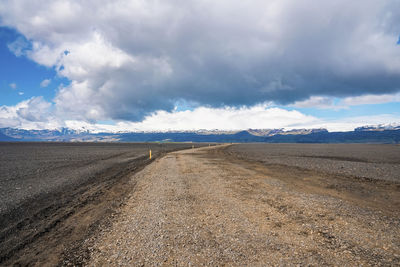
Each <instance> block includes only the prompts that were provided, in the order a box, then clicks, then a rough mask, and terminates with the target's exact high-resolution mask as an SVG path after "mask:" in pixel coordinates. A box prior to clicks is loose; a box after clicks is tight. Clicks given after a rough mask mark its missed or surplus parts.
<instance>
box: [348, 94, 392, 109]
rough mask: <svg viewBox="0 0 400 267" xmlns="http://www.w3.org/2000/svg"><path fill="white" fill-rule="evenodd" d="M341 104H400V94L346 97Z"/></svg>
mask: <svg viewBox="0 0 400 267" xmlns="http://www.w3.org/2000/svg"><path fill="white" fill-rule="evenodd" d="M341 102H342V103H343V104H344V105H348V106H356V105H365V104H384V103H394V102H400V93H395V94H383V95H370V94H369V95H362V96H353V97H346V98H344V99H343V100H342V101H341Z"/></svg>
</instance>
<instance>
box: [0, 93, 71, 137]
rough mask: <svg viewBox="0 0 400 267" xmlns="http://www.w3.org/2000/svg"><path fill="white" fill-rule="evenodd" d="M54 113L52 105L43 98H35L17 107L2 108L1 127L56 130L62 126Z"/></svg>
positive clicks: (0, 113)
mask: <svg viewBox="0 0 400 267" xmlns="http://www.w3.org/2000/svg"><path fill="white" fill-rule="evenodd" d="M52 112H53V111H52V104H51V103H50V102H47V101H46V100H44V99H43V97H33V98H30V99H28V100H25V101H22V102H20V103H18V104H17V105H15V106H0V127H14V128H23V129H54V128H57V127H60V126H62V125H63V123H62V122H61V121H60V120H59V119H57V118H56V117H55V116H54V115H53V113H52Z"/></svg>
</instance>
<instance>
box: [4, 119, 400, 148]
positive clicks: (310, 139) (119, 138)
mask: <svg viewBox="0 0 400 267" xmlns="http://www.w3.org/2000/svg"><path fill="white" fill-rule="evenodd" d="M0 141H51V142H227V143H247V142H265V143H391V144H393V143H400V125H393V124H392V125H377V126H363V127H359V128H356V129H355V130H354V131H349V132H328V131H327V130H326V129H293V130H287V131H285V130H284V129H248V130H244V131H219V130H198V131H167V132H118V133H107V132H104V133H92V132H90V131H88V130H73V129H68V128H61V129H59V130H24V129H16V128H0Z"/></svg>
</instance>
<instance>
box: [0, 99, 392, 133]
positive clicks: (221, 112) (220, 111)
mask: <svg viewBox="0 0 400 267" xmlns="http://www.w3.org/2000/svg"><path fill="white" fill-rule="evenodd" d="M55 114H56V110H54V105H53V104H51V103H50V102H47V101H45V100H44V99H43V98H42V97H33V98H31V99H29V100H25V101H22V102H20V103H18V104H17V105H15V106H0V127H15V128H23V129H56V128H60V127H68V128H71V129H76V130H82V129H85V130H90V131H92V132H118V131H167V130H176V131H185V130H203V129H205V130H214V129H218V130H245V129H249V128H252V129H276V128H284V129H287V130H290V129H299V128H307V129H310V128H326V129H328V130H329V131H351V130H353V129H354V128H356V127H360V126H365V125H371V124H372V125H373V124H389V123H400V116H396V115H391V114H378V115H375V116H364V117H363V116H359V117H348V118H342V119H335V120H326V119H321V118H318V117H314V116H309V115H305V114H303V113H301V112H299V111H296V110H286V109H282V108H277V107H271V106H269V105H267V104H263V105H256V106H252V107H241V108H235V107H223V108H210V107H198V108H195V109H193V110H186V111H177V110H174V111H172V112H166V111H157V112H154V113H152V114H150V115H148V116H146V117H145V118H144V120H143V121H141V122H130V121H118V122H115V123H114V124H101V123H89V122H87V121H83V120H69V119H60V116H59V115H57V116H56V115H55Z"/></svg>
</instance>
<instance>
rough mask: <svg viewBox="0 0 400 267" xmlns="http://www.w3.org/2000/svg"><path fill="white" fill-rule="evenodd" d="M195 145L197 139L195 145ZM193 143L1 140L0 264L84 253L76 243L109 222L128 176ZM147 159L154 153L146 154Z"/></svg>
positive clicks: (128, 186)
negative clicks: (151, 159)
mask: <svg viewBox="0 0 400 267" xmlns="http://www.w3.org/2000/svg"><path fill="white" fill-rule="evenodd" d="M196 145H197V144H196ZM191 147H192V144H188V143H187V144H184V143H180V144H156V143H149V144H146V143H0V266H8V265H17V266H19V265H22V266H26V265H37V266H45V265H48V266H54V265H57V264H62V260H63V258H68V259H69V260H70V261H71V262H74V264H80V263H81V262H82V261H83V260H84V258H86V257H87V255H88V253H87V252H86V251H87V249H86V248H85V247H83V246H82V242H83V241H84V240H86V239H87V238H89V237H92V236H94V235H96V233H97V231H98V229H101V228H105V227H107V226H108V225H109V223H110V218H112V215H113V213H114V212H115V210H116V209H118V207H119V206H120V205H121V203H122V202H123V201H124V200H125V197H126V196H127V194H128V193H130V192H132V191H133V190H134V184H132V183H130V177H131V176H132V174H133V173H135V172H137V171H139V170H140V169H141V168H143V166H145V165H146V164H148V163H150V162H151V161H150V160H149V159H148V152H149V148H150V149H152V151H153V156H154V157H157V156H160V155H162V154H163V153H165V152H167V151H171V150H177V149H184V148H191ZM153 159H154V158H153Z"/></svg>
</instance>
